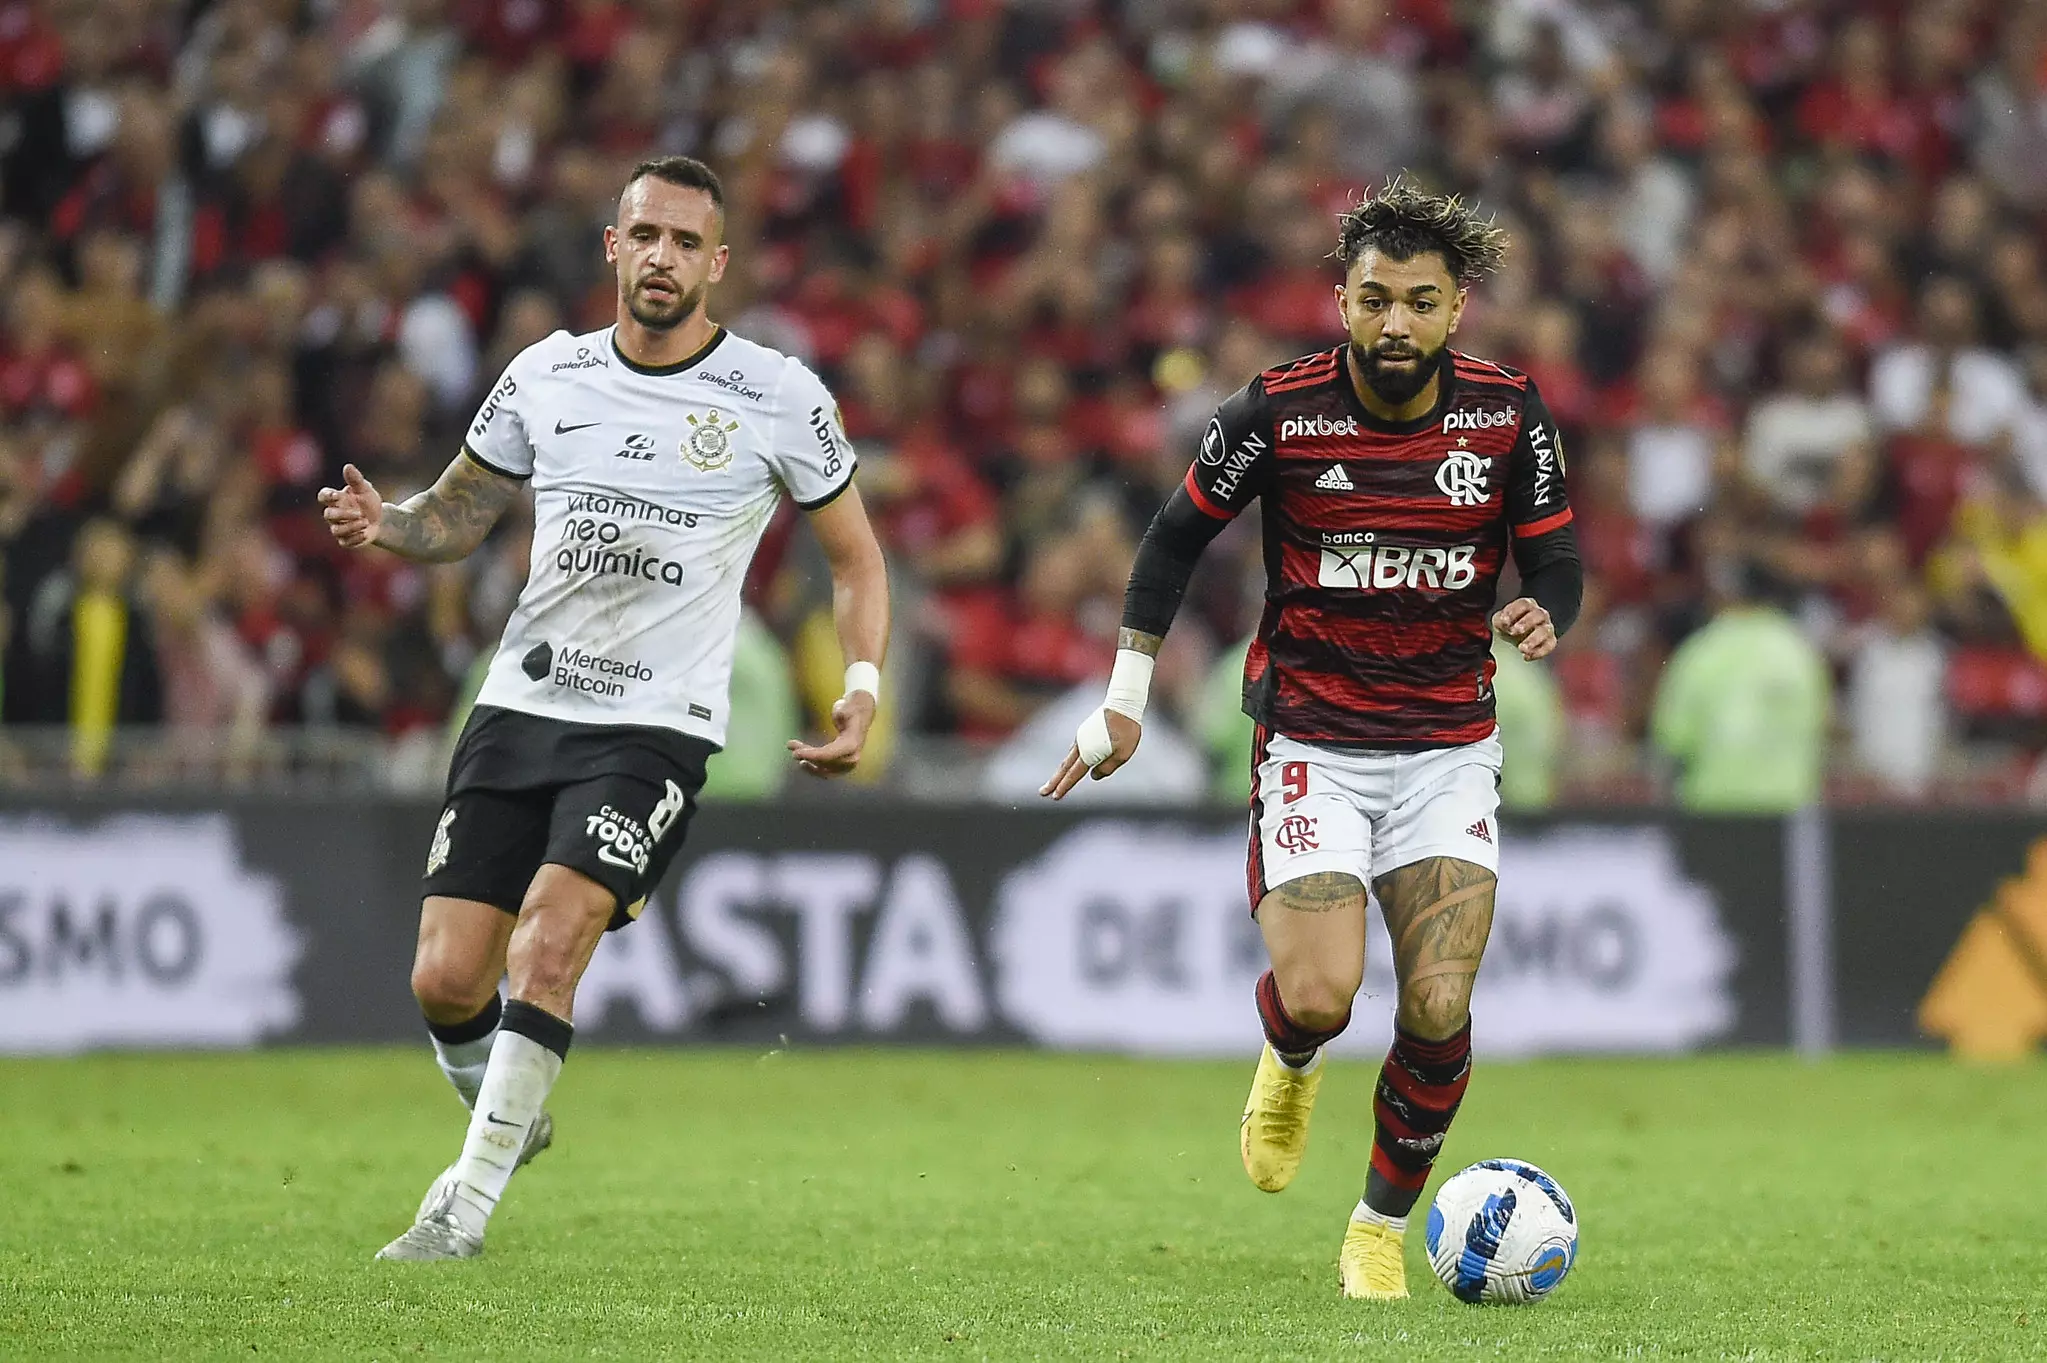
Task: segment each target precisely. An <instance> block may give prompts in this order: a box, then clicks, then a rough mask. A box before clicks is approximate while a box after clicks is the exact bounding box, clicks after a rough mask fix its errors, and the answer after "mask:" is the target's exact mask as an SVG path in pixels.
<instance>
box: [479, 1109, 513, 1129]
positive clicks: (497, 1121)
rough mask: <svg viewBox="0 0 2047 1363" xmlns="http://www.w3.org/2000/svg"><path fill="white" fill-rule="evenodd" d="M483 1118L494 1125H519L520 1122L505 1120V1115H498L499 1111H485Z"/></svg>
mask: <svg viewBox="0 0 2047 1363" xmlns="http://www.w3.org/2000/svg"><path fill="white" fill-rule="evenodd" d="M483 1119H484V1120H485V1121H486V1122H489V1123H491V1124H492V1125H493V1126H517V1125H519V1123H517V1122H508V1121H506V1120H505V1119H504V1118H503V1117H500V1116H498V1114H497V1113H495V1112H486V1113H484V1114H483Z"/></svg>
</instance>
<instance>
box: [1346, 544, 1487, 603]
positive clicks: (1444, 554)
mask: <svg viewBox="0 0 2047 1363" xmlns="http://www.w3.org/2000/svg"><path fill="white" fill-rule="evenodd" d="M1322 544H1323V548H1322V567H1321V571H1320V572H1319V573H1318V574H1317V575H1316V582H1317V584H1318V585H1320V586H1324V587H1337V588H1341V589H1344V590H1346V591H1354V592H1384V591H1410V592H1412V591H1423V592H1459V591H1463V590H1464V589H1465V588H1466V587H1469V586H1470V585H1471V584H1472V583H1474V582H1476V581H1477V580H1478V565H1477V564H1476V563H1475V562H1474V561H1473V560H1474V559H1475V558H1476V557H1477V554H1478V550H1477V549H1476V548H1475V547H1474V546H1472V545H1469V544H1454V545H1437V544H1424V545H1406V544H1387V543H1385V542H1383V541H1382V540H1381V539H1380V538H1379V536H1378V535H1377V534H1376V533H1375V532H1372V531H1331V532H1329V533H1327V534H1325V535H1323V537H1322Z"/></svg>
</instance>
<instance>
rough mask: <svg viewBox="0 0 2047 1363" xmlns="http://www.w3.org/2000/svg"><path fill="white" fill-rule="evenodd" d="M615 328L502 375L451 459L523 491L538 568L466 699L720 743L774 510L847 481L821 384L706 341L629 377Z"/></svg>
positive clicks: (790, 362)
mask: <svg viewBox="0 0 2047 1363" xmlns="http://www.w3.org/2000/svg"><path fill="white" fill-rule="evenodd" d="M613 330H614V328H611V327H606V328H605V329H604V330H602V331H598V332H592V333H590V334H589V335H586V336H571V335H569V334H568V333H567V332H565V331H557V332H555V333H554V334H553V335H552V336H549V337H548V338H547V339H546V340H544V341H540V342H538V343H537V344H535V345H532V346H529V347H528V348H527V349H526V350H524V351H522V352H521V353H520V354H519V356H518V357H517V358H516V359H514V360H513V361H512V362H511V364H510V365H508V366H506V368H505V373H504V376H503V377H502V378H500V379H499V380H498V382H497V386H496V387H494V388H492V389H491V390H490V395H489V396H488V397H487V398H485V399H484V402H483V406H482V408H481V409H479V410H478V412H477V414H476V420H475V421H474V422H472V423H471V424H470V427H469V433H468V437H467V439H465V440H464V441H463V445H462V448H463V453H464V454H465V455H466V456H467V457H469V458H471V459H474V460H475V461H476V462H477V463H479V464H481V465H483V466H484V467H485V468H487V469H490V470H492V471H493V472H496V473H502V474H507V475H509V476H511V477H514V478H521V479H531V480H532V483H533V557H532V564H531V570H530V572H529V573H528V576H527V579H526V586H525V588H524V590H522V591H521V592H520V593H519V603H518V605H517V606H516V607H515V608H514V609H513V611H512V618H511V620H510V621H509V622H508V623H507V624H506V626H505V634H504V638H503V640H501V641H500V642H499V644H498V651H497V654H496V656H495V657H493V658H492V659H491V664H490V672H489V674H488V675H487V676H486V677H485V679H484V683H483V690H482V692H481V693H480V694H479V695H478V696H477V701H478V703H480V704H483V705H499V706H503V707H504V708H506V709H508V710H523V711H526V712H527V713H529V714H535V715H547V716H550V717H552V718H556V719H566V720H577V721H581V722H583V723H586V724H592V723H594V724H649V725H655V726H658V727H661V728H666V729H679V730H681V731H683V732H684V733H690V734H695V735H697V736H698V737H700V738H705V739H708V740H710V741H711V742H713V743H719V744H722V743H723V742H724V741H725V722H726V718H727V716H728V714H729V713H730V709H731V704H730V690H731V683H732V648H733V639H734V637H735V635H736V634H737V633H738V630H739V614H740V603H739V593H740V587H741V585H742V583H743V582H744V580H745V578H746V570H747V566H748V565H749V564H750V563H751V562H752V560H753V552H754V549H755V548H756V547H757V546H758V545H759V543H760V538H761V533H762V532H763V531H764V530H766V529H767V525H768V520H769V518H770V517H772V516H773V515H774V512H775V506H776V504H777V502H778V501H779V500H780V498H781V496H782V494H783V493H784V492H787V493H788V494H789V496H790V497H792V498H794V499H795V501H796V504H797V505H798V506H800V507H802V508H804V509H805V510H807V511H811V510H816V509H817V508H819V507H821V506H824V505H825V504H827V503H828V502H830V501H831V500H832V499H833V498H835V497H837V496H838V495H839V494H840V493H842V492H844V491H845V490H846V488H847V487H848V486H849V485H850V484H851V483H852V481H853V462H854V461H853V447H852V442H851V441H849V440H847V438H846V433H845V429H844V427H843V426H842V425H841V423H840V418H839V411H838V405H837V404H836V403H835V402H833V400H832V395H831V393H830V392H828V391H827V390H826V388H825V386H824V384H823V382H822V381H821V380H819V378H818V377H817V375H815V374H813V373H811V372H810V370H809V369H808V368H806V367H805V366H804V365H803V364H802V362H801V361H798V360H796V359H794V358H792V357H790V356H787V355H784V354H782V353H781V352H780V351H775V350H770V349H768V348H767V347H766V346H760V345H755V344H754V343H753V342H751V341H747V340H742V339H741V338H739V337H737V336H734V335H732V334H731V333H730V332H727V331H725V330H724V329H722V328H720V329H719V331H718V332H717V334H716V335H715V336H713V337H712V339H711V341H710V343H709V344H708V345H706V346H705V347H704V349H703V350H701V351H699V352H698V353H697V354H696V355H694V356H692V357H690V358H689V359H688V360H685V361H683V362H681V363H679V364H674V365H668V366H664V367H662V368H659V369H650V368H648V367H646V366H644V365H638V364H634V363H633V362H632V361H631V360H628V359H627V358H626V357H625V356H624V355H623V354H622V353H620V351H619V349H618V346H617V345H616V344H615V343H614V340H613V337H612V332H613Z"/></svg>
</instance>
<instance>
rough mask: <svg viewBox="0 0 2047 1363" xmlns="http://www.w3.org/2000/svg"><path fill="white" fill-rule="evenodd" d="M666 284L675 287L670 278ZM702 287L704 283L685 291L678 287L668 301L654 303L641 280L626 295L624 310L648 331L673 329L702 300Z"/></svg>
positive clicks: (690, 313) (693, 310)
mask: <svg viewBox="0 0 2047 1363" xmlns="http://www.w3.org/2000/svg"><path fill="white" fill-rule="evenodd" d="M668 285H669V287H670V288H675V287H676V285H675V281H674V280H672V279H671V280H669V281H668ZM704 288H705V286H704V285H702V284H699V285H697V286H696V287H695V288H694V289H691V290H689V291H688V292H687V293H685V292H682V291H681V290H679V289H678V290H677V292H676V293H675V295H674V296H673V297H672V298H671V299H670V300H669V301H668V302H666V303H656V302H655V301H653V300H652V299H650V298H648V297H647V294H646V292H645V289H644V281H642V284H641V285H635V286H634V288H633V290H632V292H631V293H629V294H627V295H626V300H625V306H626V311H627V312H629V313H631V314H632V316H633V320H634V321H635V322H638V323H639V324H640V325H641V326H643V327H645V328H647V329H648V330H649V331H673V330H674V329H675V328H677V327H679V326H681V325H682V324H683V323H684V322H685V321H687V320H689V318H690V316H691V315H692V314H694V313H695V312H696V310H697V305H698V304H699V303H701V302H703V301H704Z"/></svg>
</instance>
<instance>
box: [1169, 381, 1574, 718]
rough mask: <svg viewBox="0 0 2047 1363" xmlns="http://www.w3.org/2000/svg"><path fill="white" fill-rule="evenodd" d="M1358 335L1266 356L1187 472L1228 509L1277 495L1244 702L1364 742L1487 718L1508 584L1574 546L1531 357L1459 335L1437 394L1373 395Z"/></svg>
mask: <svg viewBox="0 0 2047 1363" xmlns="http://www.w3.org/2000/svg"><path fill="white" fill-rule="evenodd" d="M1346 349H1347V348H1346V347H1344V346H1338V347H1336V348H1335V349H1333V350H1326V351H1323V352H1321V353H1319V354H1314V355H1308V356H1305V357H1303V358H1301V359H1298V360H1295V361H1293V362H1292V363H1290V364H1285V365H1281V366H1279V367H1277V368H1275V369H1269V370H1267V371H1265V372H1264V373H1263V374H1261V375H1259V376H1258V377H1257V378H1255V379H1253V380H1252V381H1251V382H1250V383H1249V384H1247V385H1246V386H1245V387H1244V388H1243V389H1241V390H1239V391H1238V392H1237V393H1235V394H1233V395H1232V396H1231V397H1230V398H1229V399H1228V400H1226V401H1225V402H1224V403H1223V404H1222V406H1221V407H1220V408H1219V409H1217V412H1216V415H1215V418H1214V419H1213V420H1212V421H1211V422H1210V423H1209V425H1208V429H1207V432H1206V434H1205V435H1204V436H1203V439H1202V442H1201V450H1200V453H1199V454H1198V456H1197V457H1196V459H1195V461H1194V464H1193V466H1192V467H1191V468H1190V469H1189V470H1188V471H1187V481H1186V491H1187V495H1188V496H1189V497H1190V498H1191V499H1192V500H1193V502H1194V504H1195V506H1197V507H1199V508H1200V509H1201V511H1202V512H1204V513H1205V514H1207V515H1209V516H1212V517H1215V518H1217V519H1219V520H1227V519H1229V518H1231V517H1233V516H1235V515H1236V514H1237V513H1238V512H1240V511H1242V510H1243V509H1244V508H1245V507H1247V506H1249V505H1250V503H1251V501H1252V499H1253V498H1262V499H1263V501H1264V532H1265V571H1266V591H1265V610H1264V615H1263V617H1262V619H1261V620H1260V621H1259V625H1258V635H1257V638H1256V639H1255V640H1254V641H1253V643H1252V646H1251V653H1250V657H1249V659H1248V660H1247V661H1246V663H1245V669H1244V708H1245V710H1246V711H1247V712H1248V713H1249V714H1250V715H1252V717H1254V718H1255V719H1257V720H1258V721H1259V722H1260V723H1262V724H1264V725H1265V726H1266V727H1267V728H1269V729H1271V730H1273V731H1274V732H1275V733H1281V734H1285V735H1287V736H1288V737H1290V738H1295V739H1298V740H1300V741H1302V742H1308V743H1325V744H1331V745H1335V746H1343V747H1355V748H1398V749H1404V748H1434V747H1448V746H1451V745H1454V744H1460V743H1475V742H1477V741H1479V740H1481V739H1483V738H1485V737H1486V736H1487V735H1489V734H1490V733H1491V732H1492V731H1493V724H1494V721H1493V687H1492V677H1493V660H1492V623H1491V615H1492V611H1493V607H1494V594H1495V592H1496V590H1497V588H1498V583H1499V578H1500V572H1501V569H1502V568H1503V567H1504V566H1505V565H1506V561H1507V553H1508V547H1509V545H1510V544H1511V545H1512V546H1513V551H1514V555H1515V560H1516V562H1517V563H1518V564H1519V566H1520V568H1521V571H1522V573H1523V575H1524V576H1525V575H1526V574H1528V573H1530V572H1533V571H1534V570H1535V569H1536V568H1537V567H1539V566H1541V564H1542V563H1544V562H1546V561H1548V559H1549V558H1550V557H1551V556H1553V555H1556V554H1563V553H1569V554H1571V555H1572V556H1573V557H1575V554H1576V549H1575V545H1574V543H1573V538H1574V537H1573V535H1572V532H1571V530H1570V524H1571V507H1570V502H1569V500H1568V498H1567V496H1566V494H1565V490H1564V459H1563V448H1562V445H1561V444H1560V442H1559V440H1558V438H1557V431H1556V425H1555V423H1554V422H1553V421H1552V420H1551V419H1550V415H1549V412H1548V410H1547V409H1546V408H1545V407H1544V406H1543V403H1542V399H1541V397H1540V396H1539V395H1538V394H1537V393H1536V390H1535V385H1534V384H1533V383H1531V382H1530V381H1529V379H1528V377H1527V376H1526V375H1525V374H1521V373H1519V372H1517V371H1515V370H1513V369H1509V368H1507V367H1506V366H1504V365H1498V364H1494V363H1493V362H1491V361H1490V360H1481V359H1475V358H1473V357H1471V356H1469V355H1460V354H1457V353H1456V352H1454V351H1453V352H1451V354H1450V356H1449V358H1448V359H1447V361H1446V362H1445V364H1444V366H1443V369H1442V382H1441V385H1440V386H1441V390H1442V391H1441V396H1440V398H1439V400H1438V401H1437V403H1436V406H1435V408H1434V409H1433V410H1431V411H1430V412H1429V414H1428V415H1427V416H1425V417H1422V418H1420V419H1418V420H1415V421H1410V422H1406V423H1404V424H1401V425H1393V424H1389V423H1386V422H1382V421H1379V420H1378V419H1376V418H1374V417H1373V416H1372V415H1371V414H1370V413H1369V412H1367V411H1366V410H1365V408H1364V405H1363V404H1362V403H1361V402H1360V401H1359V400H1358V396H1357V392H1356V389H1355V388H1354V387H1353V386H1352V381H1351V377H1350V373H1349V366H1348V365H1347V364H1346V363H1345V358H1346Z"/></svg>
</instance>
